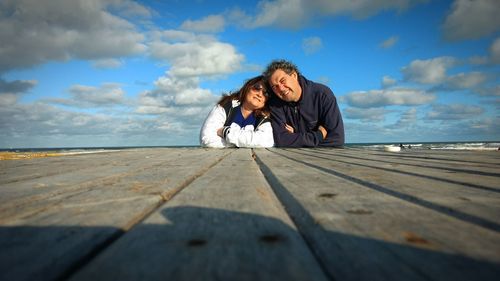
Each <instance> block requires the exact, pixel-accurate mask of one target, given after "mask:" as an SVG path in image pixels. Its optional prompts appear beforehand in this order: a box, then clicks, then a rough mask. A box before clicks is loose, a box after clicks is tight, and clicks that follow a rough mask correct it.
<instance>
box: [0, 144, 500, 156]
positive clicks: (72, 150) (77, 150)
mask: <svg viewBox="0 0 500 281" xmlns="http://www.w3.org/2000/svg"><path fill="white" fill-rule="evenodd" d="M345 146H346V147H347V148H358V149H368V150H384V148H385V147H387V146H398V147H401V148H404V149H415V150H421V149H425V150H428V149H439V150H478V151H480V150H500V141H482V142H481V141H479V142H406V143H348V144H346V145H345ZM196 147H199V146H197V145H191V146H190V145H188V146H116V147H45V148H0V151H1V152H20V153H22V152H54V153H63V154H85V153H96V152H110V151H121V150H130V149H146V148H196Z"/></svg>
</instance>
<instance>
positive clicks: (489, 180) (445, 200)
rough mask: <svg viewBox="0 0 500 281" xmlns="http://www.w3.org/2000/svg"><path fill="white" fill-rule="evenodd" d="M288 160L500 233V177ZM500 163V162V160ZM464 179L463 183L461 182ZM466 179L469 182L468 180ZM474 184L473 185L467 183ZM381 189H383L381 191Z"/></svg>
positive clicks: (318, 157) (342, 160)
mask: <svg viewBox="0 0 500 281" xmlns="http://www.w3.org/2000/svg"><path fill="white" fill-rule="evenodd" d="M279 153H282V154H283V153H284V154H283V155H287V157H292V158H297V157H299V158H300V159H301V160H304V161H307V162H308V163H312V166H319V167H321V168H327V169H331V170H332V171H335V172H336V173H339V174H341V175H344V176H345V177H353V178H356V179H360V180H364V181H366V182H367V183H370V184H374V185H373V187H374V188H375V189H379V190H381V189H384V190H385V191H386V192H387V193H392V194H393V195H394V196H398V197H399V198H405V200H409V201H414V202H419V204H420V205H426V206H427V207H429V208H434V209H435V210H440V211H443V212H446V213H452V214H455V215H456V216H457V217H462V218H463V219H465V220H468V221H471V222H476V223H478V224H481V225H483V226H485V227H489V228H491V229H495V230H496V231H500V224H499V223H498V218H500V189H497V188H495V187H499V188H500V177H493V176H491V175H483V174H476V175H474V176H472V175H471V174H467V173H459V172H454V173H452V174H450V173H447V172H446V171H445V170H438V169H428V168H422V167H421V168H418V167H411V168H408V165H405V164H403V163H402V162H401V164H399V166H398V167H397V168H394V167H392V166H391V165H390V164H387V163H384V162H383V159H380V161H378V163H379V164H378V165H377V161H373V160H361V158H360V157H356V159H352V160H351V159H349V158H348V157H338V156H337V155H335V154H325V153H335V151H334V150H331V152H327V151H323V152H322V153H317V151H310V150H309V151H307V150H283V151H280V152H279ZM499 161H500V160H499ZM457 178H461V179H462V180H457ZM465 179H466V180H465ZM465 181H470V182H471V183H466V182H465ZM377 186H381V187H382V188H378V187H377Z"/></svg>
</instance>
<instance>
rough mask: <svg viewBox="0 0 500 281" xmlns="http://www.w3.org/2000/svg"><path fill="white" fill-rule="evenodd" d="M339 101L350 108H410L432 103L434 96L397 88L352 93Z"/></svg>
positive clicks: (414, 90)
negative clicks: (401, 106)
mask: <svg viewBox="0 0 500 281" xmlns="http://www.w3.org/2000/svg"><path fill="white" fill-rule="evenodd" d="M340 99H341V101H343V102H346V103H347V104H349V105H350V106H354V107H361V108H370V107H383V106H389V105H403V106H412V105H422V104H428V103H430V102H432V101H434V100H435V99H436V96H434V95H432V94H428V93H426V92H425V91H421V90H416V89H404V88H399V89H388V90H371V91H368V92H365V91H361V92H352V93H349V94H348V95H345V96H342V97H341V98H340Z"/></svg>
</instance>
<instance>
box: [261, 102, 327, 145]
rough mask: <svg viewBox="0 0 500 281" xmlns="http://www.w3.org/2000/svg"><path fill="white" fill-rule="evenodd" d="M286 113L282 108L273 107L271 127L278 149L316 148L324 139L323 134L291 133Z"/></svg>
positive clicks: (295, 129)
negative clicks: (288, 128) (287, 127)
mask: <svg viewBox="0 0 500 281" xmlns="http://www.w3.org/2000/svg"><path fill="white" fill-rule="evenodd" d="M286 120H287V119H286V114H285V111H284V110H283V108H282V107H281V106H271V125H272V127H273V134H274V142H275V144H276V146H278V147H314V146H317V145H318V144H319V143H320V141H321V140H322V139H323V134H322V133H321V132H320V131H317V132H297V128H294V131H295V132H294V133H290V132H289V131H288V130H287V129H286V127H285V126H286V124H288V125H292V124H289V123H287V121H286Z"/></svg>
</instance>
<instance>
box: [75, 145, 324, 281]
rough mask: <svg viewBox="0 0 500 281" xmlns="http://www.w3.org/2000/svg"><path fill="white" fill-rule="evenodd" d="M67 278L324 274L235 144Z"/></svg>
mask: <svg viewBox="0 0 500 281" xmlns="http://www.w3.org/2000/svg"><path fill="white" fill-rule="evenodd" d="M71 280H326V279H325V276H324V275H323V272H322V270H321V269H320V267H319V265H318V264H317V263H316V260H315V259H314V257H313V256H312V254H311V253H310V252H309V249H308V248H307V246H306V245H305V244H304V241H303V240H302V238H301V236H300V235H299V233H298V232H297V231H296V229H295V227H294V225H293V224H292V223H291V221H290V219H289V218H288V217H287V215H286V213H285V212H284V210H283V209H282V208H281V206H280V203H279V202H278V201H277V199H276V198H275V196H274V194H273V192H272V190H271V189H270V188H269V186H268V184H267V182H266V181H265V179H264V177H263V176H262V174H261V172H260V171H259V168H258V167H257V165H256V163H255V162H254V161H253V159H252V157H251V151H250V150H249V149H246V150H245V149H239V150H237V151H236V152H234V153H232V154H231V155H230V156H229V157H227V158H225V159H224V160H223V161H222V162H220V163H219V164H218V165H217V166H215V167H213V168H212V169H211V170H210V171H208V172H207V173H205V174H204V175H203V176H201V177H199V178H198V179H196V180H195V181H194V182H193V183H191V184H190V185H189V186H188V187H187V188H185V189H184V190H183V191H182V192H181V193H179V194H178V195H177V196H175V197H174V198H173V199H172V200H170V201H168V202H167V203H166V204H165V205H164V206H163V207H162V208H161V209H160V210H159V211H157V212H155V213H154V214H152V215H151V216H150V217H149V218H148V219H147V220H145V221H144V222H142V223H141V224H140V225H138V226H136V227H135V228H134V229H132V230H131V231H130V232H129V233H127V234H125V235H124V236H122V237H121V238H120V239H119V240H118V241H116V243H114V244H113V245H112V246H111V247H109V249H108V250H106V251H104V252H103V253H102V254H101V255H99V256H98V257H96V258H95V259H94V260H93V261H92V262H91V263H90V264H89V265H88V266H86V267H85V268H83V269H82V270H81V271H79V272H77V273H76V275H75V276H73V278H71Z"/></svg>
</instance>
